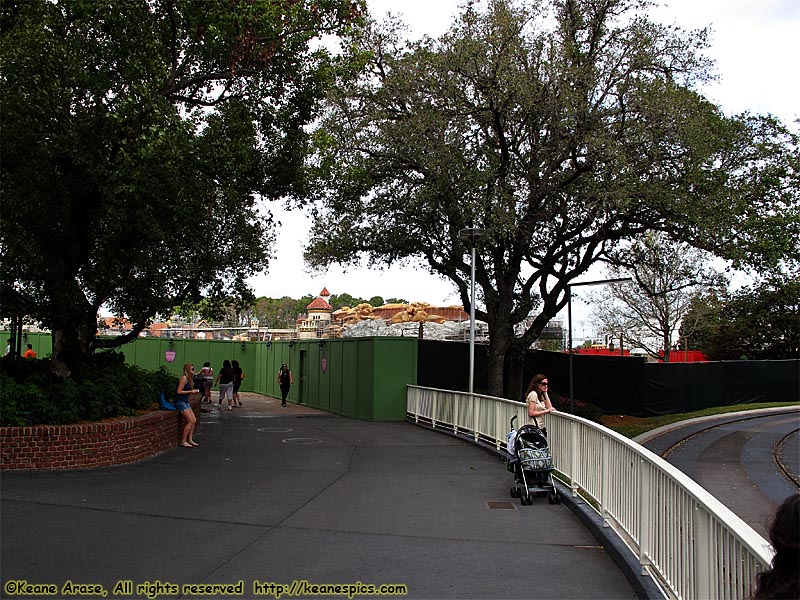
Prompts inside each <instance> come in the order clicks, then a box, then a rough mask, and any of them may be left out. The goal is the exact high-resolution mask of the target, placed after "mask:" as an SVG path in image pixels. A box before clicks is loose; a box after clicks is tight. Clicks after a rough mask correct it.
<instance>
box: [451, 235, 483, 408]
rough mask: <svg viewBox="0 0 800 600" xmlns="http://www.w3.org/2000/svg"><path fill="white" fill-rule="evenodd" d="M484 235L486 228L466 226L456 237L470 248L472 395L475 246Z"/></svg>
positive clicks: (471, 385) (472, 376) (471, 380)
mask: <svg viewBox="0 0 800 600" xmlns="http://www.w3.org/2000/svg"><path fill="white" fill-rule="evenodd" d="M485 237H486V230H484V229H480V228H477V227H468V228H466V229H462V230H460V231H459V232H458V239H460V240H462V241H464V242H468V243H469V245H470V248H471V250H472V261H471V263H470V294H469V393H470V395H472V392H473V390H474V384H475V246H476V245H477V243H478V242H480V241H481V240H483V239H484V238H485Z"/></svg>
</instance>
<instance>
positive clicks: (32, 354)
mask: <svg viewBox="0 0 800 600" xmlns="http://www.w3.org/2000/svg"><path fill="white" fill-rule="evenodd" d="M22 358H25V359H27V360H33V359H34V358H36V351H35V350H34V349H33V345H32V344H28V346H27V347H26V349H25V354H23V355H22Z"/></svg>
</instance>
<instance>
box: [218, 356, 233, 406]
mask: <svg viewBox="0 0 800 600" xmlns="http://www.w3.org/2000/svg"><path fill="white" fill-rule="evenodd" d="M217 383H219V408H220V410H222V401H223V400H227V401H228V410H233V406H232V405H231V403H232V402H233V368H232V367H231V361H229V360H224V361H222V368H221V369H220V370H219V374H218V375H217V380H216V381H215V382H214V385H215V386H216V385H217Z"/></svg>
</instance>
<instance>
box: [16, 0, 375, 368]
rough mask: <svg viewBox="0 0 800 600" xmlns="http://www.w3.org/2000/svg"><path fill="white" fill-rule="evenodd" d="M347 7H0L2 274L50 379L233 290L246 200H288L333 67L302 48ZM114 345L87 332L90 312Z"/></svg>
mask: <svg viewBox="0 0 800 600" xmlns="http://www.w3.org/2000/svg"><path fill="white" fill-rule="evenodd" d="M362 10H363V3H362V2H361V1H360V0H300V1H297V0H181V1H180V2H178V1H176V0H150V1H147V0H115V1H113V2H112V1H100V0H52V1H47V2H44V1H34V2H31V1H25V0H22V1H14V0H9V1H4V2H3V3H2V6H1V7H0V11H2V12H0V85H1V87H0V111H2V127H3V131H2V136H1V137H0V151H1V152H2V161H1V163H0V174H1V176H2V179H1V180H0V183H1V184H2V190H0V191H1V192H2V198H3V210H2V214H1V215H0V223H1V224H2V228H1V230H0V251H2V256H3V260H2V265H0V280H2V283H3V285H4V286H5V285H8V286H10V287H11V288H13V289H18V290H22V291H24V292H25V294H26V297H28V298H30V302H29V303H28V306H26V313H27V314H28V315H29V316H30V317H31V318H34V319H37V320H39V321H41V322H42V323H43V324H44V325H45V326H47V327H49V328H50V329H51V330H52V333H53V353H52V365H53V371H54V373H56V374H57V375H60V376H70V375H71V374H73V373H74V372H75V369H76V368H77V367H78V366H79V364H80V363H81V362H82V361H84V360H85V359H86V358H87V357H88V356H90V355H91V353H92V352H93V351H94V350H95V349H96V348H98V347H111V346H116V345H120V344H123V343H126V342H128V341H130V340H131V339H135V337H136V336H137V335H138V334H139V333H140V332H141V331H142V329H143V328H144V327H145V326H146V324H147V321H148V319H150V318H151V317H152V316H154V315H155V314H156V313H157V312H163V313H169V310H170V309H171V308H172V307H173V306H176V305H181V304H182V303H183V302H184V300H186V299H191V300H194V301H197V300H199V299H200V298H201V297H206V298H209V299H210V300H212V301H213V300H214V299H215V298H217V299H220V298H228V297H230V296H242V297H246V289H247V285H246V279H247V277H248V276H250V275H251V274H253V273H255V272H258V271H260V270H262V269H263V268H264V267H266V265H267V262H268V258H269V256H270V248H271V245H272V243H273V240H274V232H273V229H272V219H271V216H270V214H269V210H268V209H267V207H266V205H264V204H263V203H260V202H259V199H260V198H263V199H264V200H273V199H277V198H281V197H284V196H285V195H293V194H303V193H304V192H303V190H304V183H303V182H304V174H303V170H304V160H305V157H306V155H307V153H308V141H309V140H308V133H307V130H306V126H307V125H308V124H309V123H310V122H312V120H313V119H314V118H315V110H316V108H315V107H316V105H317V102H318V100H319V99H320V98H321V97H322V96H323V94H324V92H325V90H326V88H327V86H328V85H329V83H330V82H331V80H332V75H333V73H334V72H335V70H336V69H337V66H336V62H335V61H334V60H333V59H332V57H331V56H330V53H329V52H328V51H326V50H325V49H324V47H323V46H321V45H320V44H315V40H317V39H319V38H320V37H321V36H329V35H333V36H336V35H338V34H341V33H343V32H344V31H345V30H346V29H347V28H348V27H351V26H352V25H353V24H354V23H356V22H357V21H358V20H359V18H360V14H361V11H362ZM103 306H105V307H107V308H109V309H111V310H112V311H113V312H114V313H115V314H119V315H125V316H126V317H128V318H129V319H130V320H131V321H132V322H133V323H135V324H136V325H135V327H134V328H133V330H132V331H131V332H130V334H128V335H126V336H120V337H117V338H114V339H100V338H97V337H96V335H95V333H96V329H97V313H98V310H99V309H100V308H101V307H103Z"/></svg>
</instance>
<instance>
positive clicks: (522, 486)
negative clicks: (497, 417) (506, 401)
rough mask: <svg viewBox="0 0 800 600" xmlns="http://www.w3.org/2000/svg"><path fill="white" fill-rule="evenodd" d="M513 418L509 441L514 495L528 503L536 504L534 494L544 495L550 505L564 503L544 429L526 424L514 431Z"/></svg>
mask: <svg viewBox="0 0 800 600" xmlns="http://www.w3.org/2000/svg"><path fill="white" fill-rule="evenodd" d="M516 418H517V417H516V416H515V417H513V418H512V419H511V432H510V433H509V440H508V448H507V450H508V453H509V459H508V470H509V471H511V472H512V473H513V474H514V487H512V488H511V497H512V498H519V499H520V503H521V504H522V505H523V506H525V505H526V504H527V505H530V504H533V496H534V495H537V496H544V495H545V494H547V500H548V502H549V503H550V504H561V498H560V497H559V495H558V490H557V489H556V486H555V483H554V482H553V475H552V472H553V455H552V454H550V446H548V444H547V438H546V437H545V435H544V433H542V430H541V429H539V428H538V427H537V426H536V425H523V426H522V427H520V428H519V431H516V432H515V431H514V421H515V420H516Z"/></svg>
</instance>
